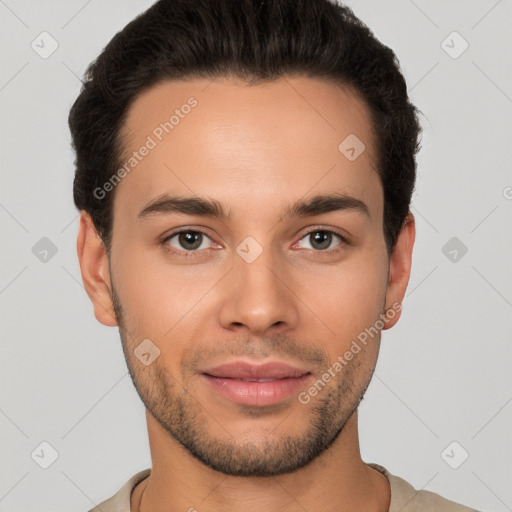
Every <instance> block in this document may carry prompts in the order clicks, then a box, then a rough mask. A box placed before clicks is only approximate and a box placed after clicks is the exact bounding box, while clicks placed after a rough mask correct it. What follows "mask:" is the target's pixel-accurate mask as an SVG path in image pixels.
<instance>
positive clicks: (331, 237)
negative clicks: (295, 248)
mask: <svg viewBox="0 0 512 512" xmlns="http://www.w3.org/2000/svg"><path fill="white" fill-rule="evenodd" d="M336 238H337V239H339V240H340V241H339V242H338V243H337V244H335V246H334V247H335V248H334V250H337V249H336V248H339V246H341V245H344V244H345V243H347V240H346V238H345V237H344V236H342V235H341V234H340V233H337V232H335V231H330V230H327V229H316V230H315V231H310V232H309V233H308V234H307V235H306V236H304V237H302V238H301V239H300V241H299V244H300V247H301V248H304V249H313V250H315V251H323V252H325V251H328V250H330V248H331V247H332V243H333V241H336ZM304 240H305V241H306V243H309V247H308V246H307V245H306V246H304V245H303V244H304V242H303V241H304Z"/></svg>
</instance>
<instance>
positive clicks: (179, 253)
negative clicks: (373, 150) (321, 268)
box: [161, 228, 350, 258]
mask: <svg viewBox="0 0 512 512" xmlns="http://www.w3.org/2000/svg"><path fill="white" fill-rule="evenodd" d="M319 232H321V233H332V234H334V235H336V236H338V237H339V238H340V239H341V243H339V244H338V245H337V246H336V247H335V248H334V249H327V250H323V251H321V250H314V249H308V250H309V251H313V254H314V256H315V257H317V256H322V255H324V254H337V253H338V252H339V251H341V250H342V249H343V248H344V247H345V246H347V245H350V243H349V241H348V239H347V238H346V236H344V235H343V234H342V233H341V232H340V231H337V230H335V229H323V228H315V229H313V230H311V231H308V232H307V233H305V234H304V235H303V236H301V237H300V239H299V241H300V240H302V239H303V238H306V237H307V236H309V235H312V234H313V233H319ZM181 233H201V234H203V235H205V236H206V237H208V238H211V237H210V236H209V235H208V233H206V232H205V231H203V230H201V229H197V228H194V229H187V228H185V229H180V230H179V231H174V232H173V233H171V234H170V235H167V236H166V237H165V238H164V239H163V240H162V241H161V245H162V247H163V249H164V250H165V251H166V252H168V253H171V254H173V255H177V256H181V257H184V258H199V257H201V254H200V253H201V252H202V251H205V250H206V249H201V250H197V249H196V250H194V251H186V250H185V249H183V251H176V250H175V249H173V248H171V247H170V245H169V244H168V243H167V242H169V240H170V239H171V238H173V237H175V236H176V235H179V234H181Z"/></svg>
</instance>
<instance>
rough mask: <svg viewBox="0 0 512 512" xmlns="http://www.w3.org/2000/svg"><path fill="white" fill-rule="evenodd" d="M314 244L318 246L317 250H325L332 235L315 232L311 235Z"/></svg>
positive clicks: (324, 232)
mask: <svg viewBox="0 0 512 512" xmlns="http://www.w3.org/2000/svg"><path fill="white" fill-rule="evenodd" d="M313 238H314V242H315V244H319V245H320V247H318V248H319V249H326V248H328V247H329V245H330V243H331V238H332V234H331V233H327V232H326V231H317V232H316V233H314V235H313Z"/></svg>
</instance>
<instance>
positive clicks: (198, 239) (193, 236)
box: [164, 230, 210, 252]
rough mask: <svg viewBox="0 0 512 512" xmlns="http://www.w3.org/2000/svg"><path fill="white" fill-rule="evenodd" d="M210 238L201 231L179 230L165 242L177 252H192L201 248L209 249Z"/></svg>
mask: <svg viewBox="0 0 512 512" xmlns="http://www.w3.org/2000/svg"><path fill="white" fill-rule="evenodd" d="M209 239H210V238H209V237H208V236H207V235H206V234H205V233H202V232H201V231H194V230H188V231H179V232H178V233H174V234H172V235H170V236H169V237H167V238H166V239H165V240H164V243H165V244H167V245H170V246H171V247H172V248H173V249H174V250H176V251H177V252H192V251H197V250H199V249H208V248H209V244H208V240H209Z"/></svg>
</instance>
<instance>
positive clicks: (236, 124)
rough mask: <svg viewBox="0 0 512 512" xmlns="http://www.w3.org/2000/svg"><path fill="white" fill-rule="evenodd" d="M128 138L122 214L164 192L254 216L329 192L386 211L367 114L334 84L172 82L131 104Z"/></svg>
mask: <svg viewBox="0 0 512 512" xmlns="http://www.w3.org/2000/svg"><path fill="white" fill-rule="evenodd" d="M121 140H122V141H123V143H122V147H123V161H122V162H120V164H121V166H123V165H124V167H125V170H126V171H127V172H125V173H123V174H124V176H125V177H124V178H123V179H122V181H121V183H120V184H119V185H118V186H117V189H116V200H115V203H118V202H119V203H122V205H120V206H119V207H122V208H123V209H125V208H126V210H125V212H124V213H128V211H135V210H137V212H138V211H140V210H141V209H142V208H143V207H144V205H145V204H147V203H148V202H149V201H151V200H152V199H154V198H156V197H158V196H160V195H162V194H166V193H167V194H172V195H180V194H181V195H187V196H190V195H199V196H209V197H213V198H215V199H216V200H218V201H220V202H222V203H225V204H229V205H230V206H232V207H233V209H234V210H236V208H237V204H238V205H239V206H241V207H243V208H244V211H245V212H246V213H247V211H248V210H254V211H260V210H261V209H262V208H266V209H268V206H269V204H274V203H275V201H276V200H278V199H279V200H282V199H281V198H291V199H297V198H299V197H303V196H307V195H309V194H311V195H314V194H317V193H320V192H326V191H329V192H342V193H347V194H351V195H354V196H356V197H359V198H360V199H366V201H365V202H370V203H374V206H375V208H377V210H380V209H382V198H381V197H380V195H381V187H380V179H379V177H378V174H377V171H376V155H375V149H374V148H375V139H374V130H373V126H372V121H371V115H370V112H369V109H368V107H367V105H366V103H365V102H364V101H363V100H362V99H361V98H360V97H359V96H358V95H357V94H356V93H354V92H353V91H351V90H350V89H348V88H344V87H339V86H337V85H334V84H332V83H330V82H327V81H323V80H319V79H313V78H307V77H293V78H292V77H287V78H284V77H282V78H279V79H277V80H275V81H272V82H266V83H262V84H259V85H252V86H248V85H247V84H246V83H245V82H242V81H241V80H239V79H234V78H223V79H217V80H214V81H211V80H203V79H195V80H190V81H164V82H161V83H159V84H158V85H156V86H153V87H151V88H149V89H148V90H146V91H144V92H143V93H142V94H140V95H139V96H138V97H137V99H136V100H135V101H134V102H133V104H132V105H131V108H130V109H129V111H128V113H127V116H126V118H125V123H124V125H123V127H122V130H121ZM144 148H146V149H144ZM354 157H355V158H354ZM237 202H238V203H237ZM115 208H118V206H117V205H116V204H115Z"/></svg>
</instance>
